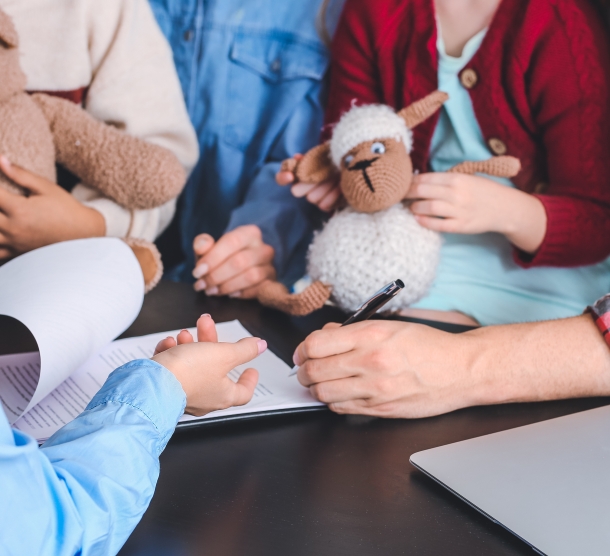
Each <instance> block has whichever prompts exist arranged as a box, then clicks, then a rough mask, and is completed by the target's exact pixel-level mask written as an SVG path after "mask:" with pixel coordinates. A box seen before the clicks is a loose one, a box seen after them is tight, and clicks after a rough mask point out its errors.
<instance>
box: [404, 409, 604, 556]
mask: <svg viewBox="0 0 610 556" xmlns="http://www.w3.org/2000/svg"><path fill="white" fill-rule="evenodd" d="M411 463H412V464H413V465H414V466H415V467H416V468H417V469H419V470H420V471H423V472H424V473H425V474H426V475H428V476H429V477H431V478H432V479H434V480H435V481H437V482H438V483H440V484H441V485H442V486H444V487H445V488H447V489H449V490H450V491H451V492H453V493H454V494H456V495H457V496H459V497H460V498H462V499H463V500H464V501H466V502H467V503H468V504H470V505H471V506H473V507H474V508H476V509H477V510H479V511H480V512H481V513H483V514H484V515H485V516H487V517H488V518H490V519H491V520H492V521H494V522H496V523H498V524H500V525H502V526H503V527H505V528H506V529H508V530H509V531H510V532H511V533H513V534H515V535H517V536H518V537H520V538H521V539H523V540H524V541H525V542H527V543H528V544H529V545H531V546H532V547H533V548H534V549H536V550H537V551H538V552H540V553H541V554H545V555H547V556H564V555H565V556H574V555H577V554H583V555H584V554H586V555H587V556H597V555H599V556H602V555H604V556H608V555H610V406H606V407H600V408H597V409H592V410H590V411H584V412H582V413H576V414H574V415H568V416H566V417H560V418H558V419H552V420H550V421H543V422H541V423H536V424H534V425H528V426H525V427H519V428H516V429H512V430H508V431H503V432H499V433H495V434H490V435H488V436H482V437H480V438H473V439H471V440H466V441H463V442H458V443H456V444H449V445H447V446H441V447H439V448H434V449H432V450H426V451H423V452H419V453H417V454H413V455H412V456H411Z"/></svg>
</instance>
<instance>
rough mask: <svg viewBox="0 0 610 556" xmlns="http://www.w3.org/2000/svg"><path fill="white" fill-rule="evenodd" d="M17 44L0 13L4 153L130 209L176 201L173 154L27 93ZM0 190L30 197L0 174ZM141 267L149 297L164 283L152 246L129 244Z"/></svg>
mask: <svg viewBox="0 0 610 556" xmlns="http://www.w3.org/2000/svg"><path fill="white" fill-rule="evenodd" d="M18 46H19V37H18V35H17V31H16V30H15V27H14V25H13V22H12V21H11V19H10V17H9V16H8V15H7V14H6V13H5V12H3V11H2V10H0V75H1V76H2V77H1V78H0V153H1V154H4V155H6V156H8V158H9V160H11V162H13V163H15V164H17V165H18V166H21V167H22V168H25V169H27V170H29V171H31V172H33V173H35V174H38V175H39V176H42V177H44V178H46V179H48V180H50V181H52V182H55V183H56V181H57V176H56V166H55V164H56V163H59V164H61V165H63V166H64V167H65V168H66V169H68V170H69V171H71V172H72V173H74V174H76V176H78V177H79V178H80V179H81V180H82V181H83V182H84V183H86V184H87V185H88V186H90V187H93V188H95V189H97V190H98V191H100V192H101V193H102V194H103V195H105V196H106V197H108V198H110V199H112V200H114V201H116V202H117V203H119V204H120V205H122V206H123V207H125V208H127V209H149V208H153V207H157V206H160V205H162V204H164V203H166V202H168V201H170V200H171V199H173V198H175V197H176V196H177V195H178V194H179V193H180V192H181V191H182V188H183V187H184V184H185V182H186V176H185V172H184V169H183V168H182V166H181V164H180V162H179V161H178V159H177V158H176V157H175V156H174V155H173V154H172V153H171V152H169V151H168V150H166V149H164V148H162V147H158V146H156V145H152V144H150V143H146V142H144V141H142V140H140V139H137V138H135V137H131V136H129V135H127V134H126V133H124V132H122V131H120V130H118V129H117V128H115V127H113V126H110V125H107V124H105V123H102V122H99V121H97V120H95V119H94V118H92V117H91V116H90V115H89V114H87V112H85V111H84V110H83V109H82V108H81V107H79V106H77V105H75V104H74V103H72V102H69V101H67V100H63V99H60V98H56V97H52V96H49V95H45V94H33V95H29V94H27V93H26V91H25V88H26V77H25V74H24V73H23V71H22V70H21V67H20V64H19V50H18ZM0 187H3V188H5V189H8V190H9V191H12V192H14V193H21V194H23V195H27V194H28V193H27V191H24V190H23V189H22V188H21V187H19V186H18V185H17V184H15V183H13V182H12V181H11V180H9V179H8V178H7V177H6V176H4V175H3V174H2V173H0ZM127 242H128V243H129V244H130V246H131V247H132V249H134V251H135V252H136V256H137V257H138V260H139V261H140V264H141V265H142V270H143V272H144V277H145V282H146V285H147V289H151V288H152V287H154V285H155V284H156V282H158V280H159V279H160V277H161V274H162V266H161V259H160V257H159V254H158V252H157V250H156V248H155V247H154V245H153V244H150V243H148V242H143V241H138V240H127Z"/></svg>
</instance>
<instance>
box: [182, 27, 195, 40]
mask: <svg viewBox="0 0 610 556" xmlns="http://www.w3.org/2000/svg"><path fill="white" fill-rule="evenodd" d="M192 38H193V31H191V30H190V29H189V30H188V31H185V32H184V40H185V41H186V42H190V41H191V39H192Z"/></svg>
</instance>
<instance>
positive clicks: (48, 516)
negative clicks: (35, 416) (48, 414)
mask: <svg viewBox="0 0 610 556" xmlns="http://www.w3.org/2000/svg"><path fill="white" fill-rule="evenodd" d="M185 405H186V396H185V394H184V391H183V390H182V386H181V385H180V383H179V382H178V381H177V380H176V378H175V377H174V375H173V374H171V373H170V372H169V371H168V370H167V369H165V368H164V367H162V366H161V365H159V364H157V363H155V362H154V361H150V360H140V361H133V362H131V363H128V364H127V365H124V366H123V367H121V368H119V369H117V370H116V371H114V372H113V373H112V374H111V375H110V376H109V377H108V380H107V381H106V383H105V384H104V386H102V388H101V390H100V391H99V392H98V393H97V394H96V396H95V397H94V398H93V399H92V400H91V403H89V405H88V406H87V408H86V409H85V411H84V412H83V413H82V414H81V415H80V416H79V417H77V418H76V419H74V421H72V422H71V423H68V424H67V425H66V426H65V427H63V428H62V429H60V430H59V431H58V432H57V433H55V434H54V435H53V436H52V437H51V438H50V439H49V440H48V441H47V442H46V443H45V444H44V445H43V446H42V448H38V444H37V443H36V441H35V440H34V439H33V438H31V437H29V436H28V435H26V434H24V433H22V432H20V431H18V430H15V429H11V428H10V426H9V424H8V421H7V419H6V417H5V415H4V413H3V411H2V409H1V408H0V493H1V495H0V524H2V525H1V528H2V529H1V531H2V533H1V534H0V554H2V555H5V554H6V555H9V554H10V555H22V554H23V555H26V554H27V555H35V554H44V555H47V556H73V555H74V554H79V555H81V556H94V555H95V556H110V555H114V554H116V553H117V552H118V551H119V550H120V548H121V547H122V546H123V544H124V543H125V541H126V540H127V537H128V536H129V535H130V534H131V532H132V531H133V529H134V528H135V526H136V525H137V524H138V522H139V521H140V519H141V517H142V515H143V514H144V512H145V510H146V508H147V507H148V504H149V502H150V499H151V498H152V495H153V492H154V489H155V485H156V483H157V479H158V477H159V454H160V453H161V452H162V451H163V449H164V448H165V445H166V444H167V442H168V440H169V439H170V437H171V435H172V433H173V432H174V428H175V427H176V423H177V421H178V419H180V417H181V416H182V414H183V413H184V407H185Z"/></svg>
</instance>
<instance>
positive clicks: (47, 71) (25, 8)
mask: <svg viewBox="0 0 610 556" xmlns="http://www.w3.org/2000/svg"><path fill="white" fill-rule="evenodd" d="M6 11H7V12H8V13H9V15H11V16H12V18H13V20H14V23H15V25H16V27H17V30H18V32H19V35H20V40H21V44H22V58H21V64H22V67H23V69H24V71H25V73H26V75H27V78H28V89H29V90H31V91H43V92H44V91H48V92H58V91H60V92H67V91H75V92H78V91H85V92H84V107H85V109H86V110H87V112H89V113H90V114H91V115H92V116H93V117H94V118H96V119H98V120H101V121H105V122H108V123H112V124H114V125H115V126H117V127H118V128H120V129H122V130H124V131H125V132H127V133H128V134H130V135H133V136H135V137H139V138H141V139H144V140H146V141H149V142H151V143H154V144H156V145H159V146H161V147H165V148H167V149H168V150H170V151H171V152H172V153H173V154H174V155H175V156H176V157H177V158H178V160H179V161H180V163H181V164H182V166H183V167H184V169H185V171H187V172H190V170H192V168H193V166H194V165H195V163H196V161H197V157H198V146H197V138H196V136H195V133H194V131H193V128H192V125H191V123H190V121H189V117H188V114H187V111H186V108H185V105H184V100H183V96H182V91H181V87H180V83H179V80H178V77H177V74H176V71H175V68H174V65H173V58H172V53H171V49H170V47H169V45H168V44H167V41H166V40H165V38H164V37H163V35H162V33H161V31H160V29H159V28H158V26H157V23H156V21H155V19H154V16H153V14H152V12H151V9H150V6H149V5H148V2H147V1H146V0H133V1H132V0H108V1H107V2H102V3H99V2H95V1H94V0H85V1H83V2H79V3H77V4H74V3H73V2H71V1H67V0H59V1H56V2H43V3H41V5H40V6H39V9H37V10H36V11H35V12H32V10H31V7H29V5H28V3H20V2H17V3H13V4H11V5H8V6H7V7H6ZM58 37H61V38H62V40H61V41H59V40H58ZM62 96H63V95H62ZM80 96H82V92H81V95H80ZM138 163H139V161H136V160H134V165H137V164H138ZM73 195H74V197H75V198H76V199H78V200H79V201H80V202H81V203H83V204H84V206H86V207H88V208H93V209H95V210H96V211H97V213H98V214H101V215H102V216H103V220H104V223H105V233H106V235H109V236H117V237H123V236H126V235H128V234H129V235H130V236H132V237H140V238H143V239H148V240H153V239H155V238H156V237H157V236H158V235H159V234H160V233H161V232H162V231H163V229H164V228H165V226H167V224H168V223H169V221H170V220H171V218H172V216H173V213H174V207H175V200H172V201H169V202H167V203H165V204H164V205H163V206H160V207H156V208H152V209H148V210H135V211H131V210H127V209H125V208H123V207H121V206H120V205H119V204H117V203H115V202H113V201H111V200H110V199H107V198H104V197H102V196H101V195H100V194H99V193H98V192H97V191H96V190H94V189H92V188H90V187H87V184H82V185H77V186H76V187H75V188H74V190H73ZM102 233H104V231H103V227H102Z"/></svg>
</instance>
